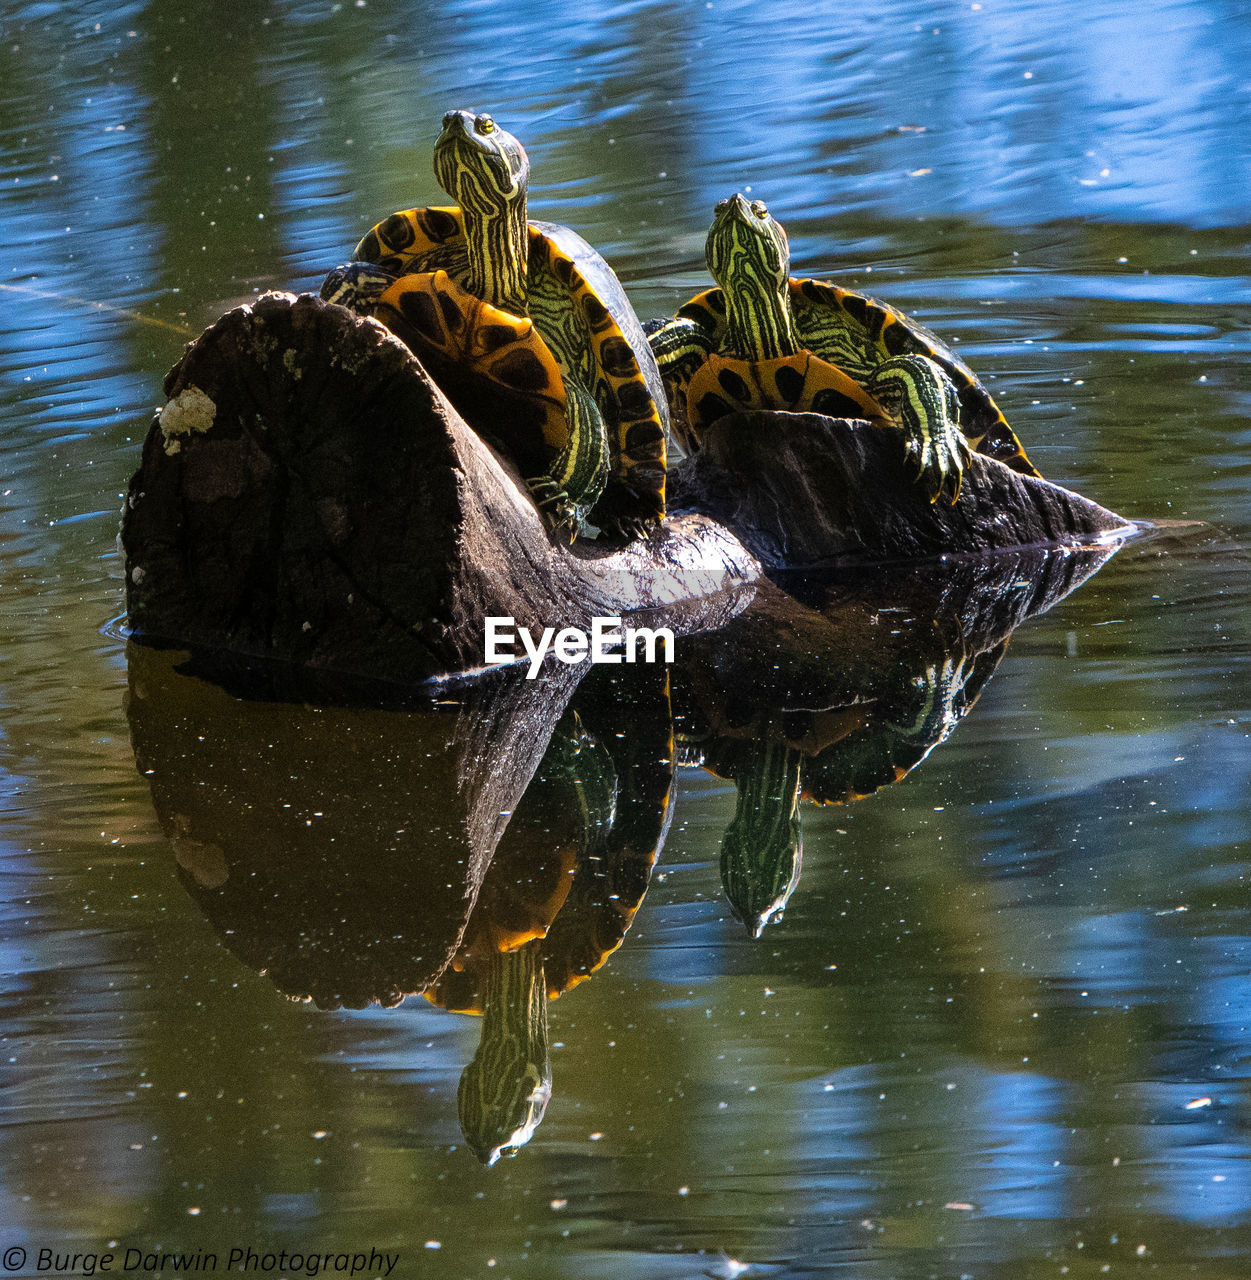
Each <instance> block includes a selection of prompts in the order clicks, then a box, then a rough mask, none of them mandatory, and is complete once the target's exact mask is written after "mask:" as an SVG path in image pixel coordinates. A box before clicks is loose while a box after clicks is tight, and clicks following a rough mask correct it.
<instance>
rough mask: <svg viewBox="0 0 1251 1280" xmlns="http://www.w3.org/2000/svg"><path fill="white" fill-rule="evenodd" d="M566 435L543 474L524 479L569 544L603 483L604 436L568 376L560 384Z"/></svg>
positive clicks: (593, 410)
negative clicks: (562, 389)
mask: <svg viewBox="0 0 1251 1280" xmlns="http://www.w3.org/2000/svg"><path fill="white" fill-rule="evenodd" d="M564 388H565V396H566V399H565V418H566V420H567V423H568V429H569V435H568V439H567V440H566V441H565V443H564V444H563V445H562V446H561V447H560V450H559V452H558V453H557V454H556V457H555V458H554V459H553V461H552V466H551V470H550V471H549V472H548V473H547V474H546V475H538V476H527V477H526V487H527V488H528V489H529V490H530V493H531V495H532V496H533V498H534V501H535V503H536V505H537V506H538V508H539V510H540V511H541V512H542V513H543V515H544V516H545V517H546V518H547V520H548V521H549V522H550V523H551V526H552V529H553V532H555V533H556V534H557V535H558V536H559V537H562V538H564V539H565V540H566V541H568V542H572V541H573V540H574V539H575V538H576V537H577V536H578V533H579V531H580V529H581V526H582V525H583V523H584V522H585V519H586V515H587V512H588V511H590V509H591V508H592V507H593V506H594V505H595V503H596V502H597V501H598V500H599V496H600V494H601V493H603V492H604V484H605V482H606V481H607V479H608V469H609V465H610V463H609V456H608V432H607V430H606V428H605V426H604V418H603V415H602V414H601V413H600V410H599V405H598V404H596V402H595V397H594V396H592V395H591V393H590V392H589V391H587V390H586V388H585V387H583V386H581V385H580V384H579V383H577V382H575V381H574V380H573V379H572V378H566V379H565V380H564Z"/></svg>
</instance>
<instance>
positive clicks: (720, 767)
mask: <svg viewBox="0 0 1251 1280" xmlns="http://www.w3.org/2000/svg"><path fill="white" fill-rule="evenodd" d="M1004 648H1005V645H999V646H996V647H995V648H994V649H993V650H991V651H989V652H987V653H983V654H979V655H978V656H977V658H976V660H969V659H967V658H966V657H965V656H964V655H963V654H961V655H960V656H955V655H948V656H945V657H943V658H942V660H941V661H935V662H928V663H926V665H925V666H924V668H923V669H922V670H920V671H918V672H917V673H916V674H914V675H911V676H908V675H905V677H904V679H902V680H901V681H900V685H899V695H898V698H897V705H894V706H889V705H881V704H880V703H879V702H877V701H876V700H875V701H874V702H871V703H869V702H866V703H859V704H856V703H853V704H852V705H851V706H850V707H848V706H831V707H827V708H823V709H818V710H806V709H802V708H800V709H795V710H791V711H787V712H785V713H782V714H776V715H771V716H767V717H764V718H763V722H760V723H749V724H748V725H747V726H745V728H743V729H739V730H738V731H737V732H736V731H734V730H733V729H728V730H727V729H726V728H725V727H724V726H723V727H722V729H723V732H724V733H725V736H723V737H719V738H717V739H715V740H714V741H712V742H711V743H709V744H707V745H705V746H704V747H702V748H699V747H694V746H692V745H688V746H687V748H686V750H685V752H684V755H683V762H684V763H690V764H698V765H702V766H703V767H704V768H705V769H707V770H708V771H709V772H710V773H713V774H715V775H716V776H718V777H721V778H727V779H729V780H731V781H733V783H734V785H735V789H736V791H737V793H738V794H737V800H736V803H735V809H734V817H733V819H732V820H731V822H730V824H729V826H728V827H727V828H726V831H725V835H724V836H723V838H722V842H721V883H722V887H723V888H724V890H725V895H726V898H727V899H728V901H729V903H730V909H731V910H732V911H733V913H734V916H735V919H737V920H740V921H742V923H743V924H744V925H745V926H746V928H747V931H748V933H750V934H751V936H752V937H753V938H758V937H760V935H761V933H762V932H763V931H764V928H765V926H766V925H768V924H770V923H772V922H774V921H777V920H780V919H781V918H782V913H783V911H784V910H785V908H786V904H787V902H788V901H789V899H790V896H791V894H792V893H793V892H794V890H795V887H796V886H797V885H798V884H799V876H800V872H801V870H802V867H803V827H802V821H801V817H800V808H799V802H800V800H801V799H806V800H809V801H813V802H815V803H818V804H845V803H848V802H850V801H852V800H859V799H863V798H864V797H865V796H868V795H872V794H873V793H874V792H875V791H877V790H879V789H880V788H881V787H884V786H888V785H890V784H891V783H893V782H898V781H900V780H901V779H902V778H904V777H905V776H906V775H907V774H908V773H909V772H910V771H911V770H912V769H914V768H915V767H916V766H917V765H918V764H919V763H920V762H921V761H922V760H923V759H925V757H926V756H927V755H928V754H929V753H930V752H931V751H932V750H933V749H934V748H935V747H936V746H938V745H939V744H940V743H942V742H944V741H946V739H947V738H948V736H949V735H950V734H951V732H952V730H953V729H954V728H955V727H956V725H957V724H958V723H959V721H960V720H961V718H962V717H963V716H964V715H965V714H966V712H967V711H968V710H969V708H970V707H971V706H972V705H973V703H974V702H975V701H976V699H977V697H978V695H979V694H980V692H981V689H982V686H983V685H984V684H985V682H986V680H987V679H988V678H989V677H990V674H991V672H992V671H993V670H994V668H995V666H996V665H997V664H998V662H999V659H1000V658H1001V657H1002V655H1003V652H1004Z"/></svg>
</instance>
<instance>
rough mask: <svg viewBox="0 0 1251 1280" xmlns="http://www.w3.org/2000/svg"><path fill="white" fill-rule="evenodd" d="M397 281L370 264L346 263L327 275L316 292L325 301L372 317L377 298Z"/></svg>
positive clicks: (390, 273)
mask: <svg viewBox="0 0 1251 1280" xmlns="http://www.w3.org/2000/svg"><path fill="white" fill-rule="evenodd" d="M397 278H398V277H397V276H396V275H395V274H394V273H392V272H389V271H383V270H382V268H381V267H376V266H374V264H373V263H372V262H345V263H344V264H343V266H341V267H335V269H334V270H333V271H331V272H330V273H329V274H328V275H327V276H326V278H325V280H323V281H322V285H321V289H320V290H319V293H320V296H321V297H322V299H323V300H324V301H326V302H337V303H338V304H339V305H340V306H341V307H347V309H348V310H349V311H355V312H356V314H357V315H359V316H371V315H373V313H374V307H376V306H377V304H378V299H379V298H381V297H382V295H383V294H384V293H386V291H387V290H388V289H389V288H390V287H391V286H392V285H393V284H394V283H395V282H396V280H397Z"/></svg>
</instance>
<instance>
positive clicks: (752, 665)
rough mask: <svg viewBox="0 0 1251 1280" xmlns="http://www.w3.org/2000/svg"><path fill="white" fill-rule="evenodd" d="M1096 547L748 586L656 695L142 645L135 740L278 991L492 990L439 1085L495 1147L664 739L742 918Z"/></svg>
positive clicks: (626, 897) (606, 920) (544, 1084)
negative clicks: (816, 829) (334, 674)
mask: <svg viewBox="0 0 1251 1280" xmlns="http://www.w3.org/2000/svg"><path fill="white" fill-rule="evenodd" d="M1113 553H1114V548H1112V547H1102V548H1097V549H1092V550H1087V551H1080V552H1079V551H1073V550H1069V551H1042V550H1032V551H1020V552H1014V553H1011V554H1000V555H997V556H994V557H979V558H970V559H967V560H963V561H952V562H949V563H946V564H943V565H937V564H929V565H925V566H917V567H914V568H904V569H898V570H893V571H892V572H891V575H890V580H889V581H886V580H884V576H883V574H882V571H880V570H877V571H874V572H869V571H865V572H863V573H859V574H849V573H846V572H843V573H840V575H839V576H838V577H837V578H833V577H829V576H825V577H819V576H807V577H803V578H793V577H788V578H786V579H784V580H780V581H779V582H768V581H766V582H762V583H761V584H760V585H759V587H758V588H757V591H756V595H755V598H754V600H753V601H752V602H751V604H750V605H749V606H747V607H746V608H745V609H744V610H743V611H742V612H741V613H740V614H739V615H738V616H737V617H736V618H735V619H734V620H733V621H732V622H731V623H730V624H728V625H726V626H724V627H721V628H720V629H718V630H716V631H712V632H707V633H705V634H702V635H696V636H690V637H687V638H685V639H684V640H681V641H680V642H679V645H678V655H677V662H676V664H675V666H674V668H673V670H672V704H671V701H670V698H671V691H670V674H669V672H668V670H667V669H666V668H664V667H663V666H636V667H628V666H622V667H617V668H612V667H595V668H591V669H590V674H588V675H586V676H585V678H581V682H580V683H579V679H580V677H582V676H583V672H584V671H586V670H587V668H585V667H573V666H564V665H556V666H554V667H552V668H551V669H549V671H548V673H547V674H548V678H547V679H545V680H539V681H527V680H526V679H524V671H523V670H522V669H520V668H509V669H503V670H497V671H495V672H493V673H490V674H489V675H487V676H485V677H480V678H477V679H474V680H461V681H456V682H448V683H442V684H436V685H427V686H423V687H422V688H421V689H420V690H418V691H414V692H411V693H402V692H397V691H396V690H395V689H394V688H393V687H392V688H388V689H385V690H380V689H379V687H378V686H368V687H366V686H364V685H361V684H360V683H359V682H358V683H357V684H356V685H355V686H353V687H348V686H344V685H343V683H342V682H340V681H337V680H330V681H328V678H325V677H320V678H316V679H314V678H312V677H309V676H308V674H307V673H303V672H294V671H292V670H291V669H289V668H284V669H281V674H280V675H275V673H274V670H273V669H272V668H255V669H249V668H246V667H244V668H237V667H236V668H234V669H230V670H223V669H222V668H221V666H220V664H217V665H215V664H212V663H208V662H206V661H205V660H204V659H203V658H196V659H186V658H185V655H183V654H182V653H180V652H177V651H170V650H158V649H151V648H147V647H145V646H142V645H138V644H132V646H131V649H130V655H129V656H130V701H129V714H130V720H131V728H132V736H133V739H134V745H135V753H136V759H137V761H138V763H139V767H140V769H141V771H143V772H144V773H145V774H146V775H147V776H148V778H149V781H150V785H151V788H152V795H153V800H154V803H155V805H156V809H157V813H158V816H159V817H160V820H161V823H162V826H163V828H164V830H165V832H166V834H167V836H168V837H169V839H170V841H171V844H172V845H173V847H174V851H175V856H176V858H177V861H178V864H179V869H180V875H181V878H182V880H183V883H184V884H185V886H186V887H187V889H188V892H190V893H191V895H192V896H193V897H194V898H195V900H196V901H197V902H198V903H199V905H200V907H201V909H202V910H203V911H204V913H205V915H206V916H207V917H208V918H209V919H210V921H211V922H212V923H213V925H214V926H215V928H216V929H217V930H218V932H219V934H220V935H221V937H222V938H223V940H224V941H225V943H226V945H227V946H229V947H230V948H231V950H233V951H234V952H235V953H236V954H237V955H238V956H239V957H240V959H242V960H243V961H244V962H245V963H247V964H249V965H251V966H252V967H253V968H255V969H257V970H258V971H261V972H264V973H266V974H267V975H268V977H269V978H270V980H271V981H272V982H273V983H274V984H275V986H277V987H278V989H279V990H280V991H282V992H283V993H284V994H286V995H288V996H291V997H295V998H311V999H313V1000H314V1001H316V1002H317V1003H318V1004H319V1005H321V1006H323V1007H337V1006H339V1005H346V1006H349V1007H360V1006H363V1005H365V1004H368V1003H370V1002H377V1003H381V1004H384V1005H394V1004H397V1003H399V1001H400V1000H402V999H403V997H404V996H405V995H408V994H418V993H420V994H424V995H425V996H426V997H427V998H428V999H429V1000H431V1001H432V1002H433V1003H435V1004H438V1005H441V1006H443V1007H446V1008H448V1009H455V1010H464V1011H472V1012H478V1013H482V1014H483V1015H484V1016H483V1022H482V1033H481V1043H480V1047H479V1051H478V1053H477V1055H476V1056H475V1058H474V1060H473V1062H472V1063H470V1064H469V1066H468V1067H467V1069H466V1072H465V1076H464V1078H463V1080H462V1084H461V1087H460V1090H459V1097H458V1102H459V1110H460V1115H461V1122H462V1127H463V1129H464V1132H465V1135H466V1139H467V1141H468V1143H469V1145H470V1146H471V1147H472V1149H473V1150H474V1151H475V1152H476V1153H477V1154H478V1155H479V1157H480V1158H481V1159H482V1160H483V1161H484V1162H486V1163H488V1164H489V1163H493V1162H494V1161H495V1160H496V1159H498V1157H499V1156H500V1155H501V1154H503V1153H506V1152H515V1151H516V1150H517V1148H518V1147H519V1146H520V1145H521V1144H522V1143H524V1142H525V1141H526V1140H528V1138H529V1137H530V1136H531V1135H532V1134H533V1133H534V1131H535V1129H536V1127H537V1125H538V1124H539V1122H540V1121H541V1119H542V1115H543V1112H544V1109H545V1107H546V1104H547V1100H548V1098H549V1097H550V1091H551V1087H552V1082H551V1071H550V1064H549V1062H548V1058H547V1001H548V1000H549V999H551V998H553V997H555V996H557V995H559V994H560V993H562V992H563V991H566V990H568V989H569V988H570V987H572V986H574V985H576V984H577V983H579V982H581V981H582V980H584V979H585V978H586V977H587V976H588V975H589V974H590V973H592V972H593V971H594V970H595V969H596V968H597V967H598V966H599V965H601V964H602V963H603V962H604V960H605V958H606V957H607V956H608V955H609V954H610V953H611V952H612V951H613V950H614V949H615V948H616V947H617V946H619V945H620V943H621V941H622V939H623V938H624V936H625V934H626V932H627V930H628V928H629V926H630V923H631V922H632V920H633V918H634V915H635V913H636V911H637V910H638V907H639V904H640V902H641V900H642V898H643V895H644V893H645V891H646V888H647V884H648V881H649V877H650V874H651V869H652V867H653V865H654V863H655V861H656V859H657V857H658V856H659V854H660V850H661V847H662V845H663V842H664V838H665V833H666V831H667V828H668V824H669V821H670V818H671V813H672V805H671V793H672V787H673V778H674V766H675V760H676V758H677V757H678V756H679V755H680V757H681V759H682V761H683V762H684V763H688V764H699V765H702V766H703V767H705V768H707V769H709V770H711V771H713V772H715V773H717V774H718V775H720V776H723V777H727V778H730V779H732V780H733V781H734V783H735V786H736V788H737V790H738V793H739V795H738V802H737V805H736V809H735V814H734V817H733V820H732V821H731V823H730V824H729V827H728V830H727V832H726V837H725V840H724V843H723V849H722V863H721V866H722V876H723V881H724V885H725V890H726V894H727V897H728V899H729V901H730V904H731V907H732V909H733V911H734V913H735V914H736V915H737V916H738V918H739V919H740V920H742V921H743V922H744V924H745V925H746V927H747V928H748V930H749V932H750V933H752V934H753V935H754V936H758V935H759V934H760V932H761V931H762V930H763V928H764V927H765V925H766V924H768V923H770V922H773V921H776V920H778V919H779V918H780V917H781V914H782V911H783V909H784V908H785V906H786V902H787V900H788V898H789V897H790V896H791V894H792V893H793V892H794V891H795V888H796V885H797V884H798V880H799V872H800V868H801V865H802V825H801V805H800V801H801V799H804V798H806V799H808V800H810V801H815V802H819V803H831V802H834V803H844V802H848V801H850V800H853V799H857V798H859V797H862V796H865V795H868V794H871V793H872V792H874V791H877V790H879V789H880V788H882V787H883V786H886V785H888V784H889V783H891V782H895V781H898V780H899V779H901V778H903V777H904V776H905V775H906V774H907V773H908V772H909V771H910V770H911V769H913V768H914V767H915V766H916V765H917V764H918V763H919V762H920V761H921V760H923V759H924V758H925V756H926V755H927V754H928V753H929V752H930V751H932V750H933V749H934V747H936V746H937V745H939V744H940V743H941V742H943V741H944V740H945V739H946V738H947V737H948V736H949V735H950V733H951V732H952V730H953V729H954V728H955V726H956V725H957V724H958V723H959V721H960V719H961V718H962V717H963V716H964V715H966V714H967V713H968V710H969V708H970V707H971V706H972V705H973V703H974V702H975V701H976V699H977V697H978V695H979V694H980V692H981V690H982V688H983V687H984V686H985V683H986V681H987V679H989V677H990V675H991V673H992V672H993V670H994V668H995V666H996V664H997V663H998V661H999V660H1000V658H1001V657H1002V655H1003V652H1004V649H1005V647H1006V645H1007V642H1008V638H1009V636H1010V634H1011V632H1012V629H1013V628H1014V627H1015V626H1017V625H1019V624H1020V623H1021V622H1023V621H1025V620H1026V619H1027V618H1029V617H1030V616H1032V615H1033V614H1035V613H1038V612H1040V611H1042V610H1043V609H1046V608H1048V607H1049V606H1050V605H1051V604H1053V603H1054V602H1055V601H1056V600H1058V599H1060V598H1061V597H1062V596H1063V595H1065V594H1066V593H1067V592H1068V591H1071V590H1072V589H1074V587H1076V586H1077V585H1079V584H1080V583H1081V582H1082V581H1084V580H1085V579H1086V578H1087V577H1089V576H1090V574H1092V573H1093V572H1095V570H1096V569H1097V568H1098V567H1099V565H1100V564H1102V563H1103V561H1104V560H1106V559H1107V558H1108V557H1109V556H1111V555H1112V554H1113ZM209 675H212V676H213V678H214V680H215V681H216V683H214V680H210V679H207V678H205V677H206V676H209ZM223 681H225V683H226V685H227V686H228V687H229V690H230V691H229V692H228V691H227V688H225V687H223V685H222V682H223ZM310 681H311V682H312V683H310ZM314 685H315V686H316V687H314ZM240 694H247V695H249V696H246V697H243V696H237V695H240ZM675 723H676V727H677V730H678V742H677V746H676V747H675V742H674V732H673V730H674V726H675Z"/></svg>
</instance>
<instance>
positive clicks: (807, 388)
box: [686, 351, 889, 436]
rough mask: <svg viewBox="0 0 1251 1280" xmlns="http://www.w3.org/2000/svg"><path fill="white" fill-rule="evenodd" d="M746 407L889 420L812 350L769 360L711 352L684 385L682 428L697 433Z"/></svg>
mask: <svg viewBox="0 0 1251 1280" xmlns="http://www.w3.org/2000/svg"><path fill="white" fill-rule="evenodd" d="M746 409H783V410H789V411H791V412H799V411H807V412H812V413H824V414H827V415H828V416H829V417H831V418H867V419H869V420H870V421H872V422H880V423H882V424H884V425H885V424H888V423H889V419H888V418H887V416H886V414H885V413H884V412H883V410H882V408H881V406H880V405H879V404H878V403H877V401H875V400H874V399H873V397H872V396H870V395H869V394H868V392H866V391H865V390H864V389H863V388H862V387H861V386H859V384H857V383H856V382H855V381H854V380H853V379H852V378H850V377H849V376H848V375H847V374H845V373H844V372H843V371H842V370H841V369H839V368H837V367H836V366H835V365H832V364H830V363H829V362H828V361H827V360H822V359H821V358H820V357H819V356H814V355H813V354H812V352H811V351H801V352H799V353H798V354H797V355H793V356H778V357H777V358H776V359H773V360H741V359H738V358H737V357H734V356H722V355H718V354H717V353H716V352H713V353H712V354H710V355H709V356H708V358H707V359H706V360H705V361H704V363H703V364H702V365H700V367H699V368H698V369H697V370H696V371H695V373H694V375H693V376H692V377H691V380H690V383H689V384H688V385H687V388H686V421H687V429H688V430H689V431H691V432H692V433H694V435H695V436H698V434H699V432H701V431H702V430H703V429H704V428H705V427H707V426H708V425H709V424H710V423H712V422H715V421H716V420H717V419H718V418H721V417H724V416H725V415H726V414H728V413H736V412H738V411H739V410H746Z"/></svg>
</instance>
